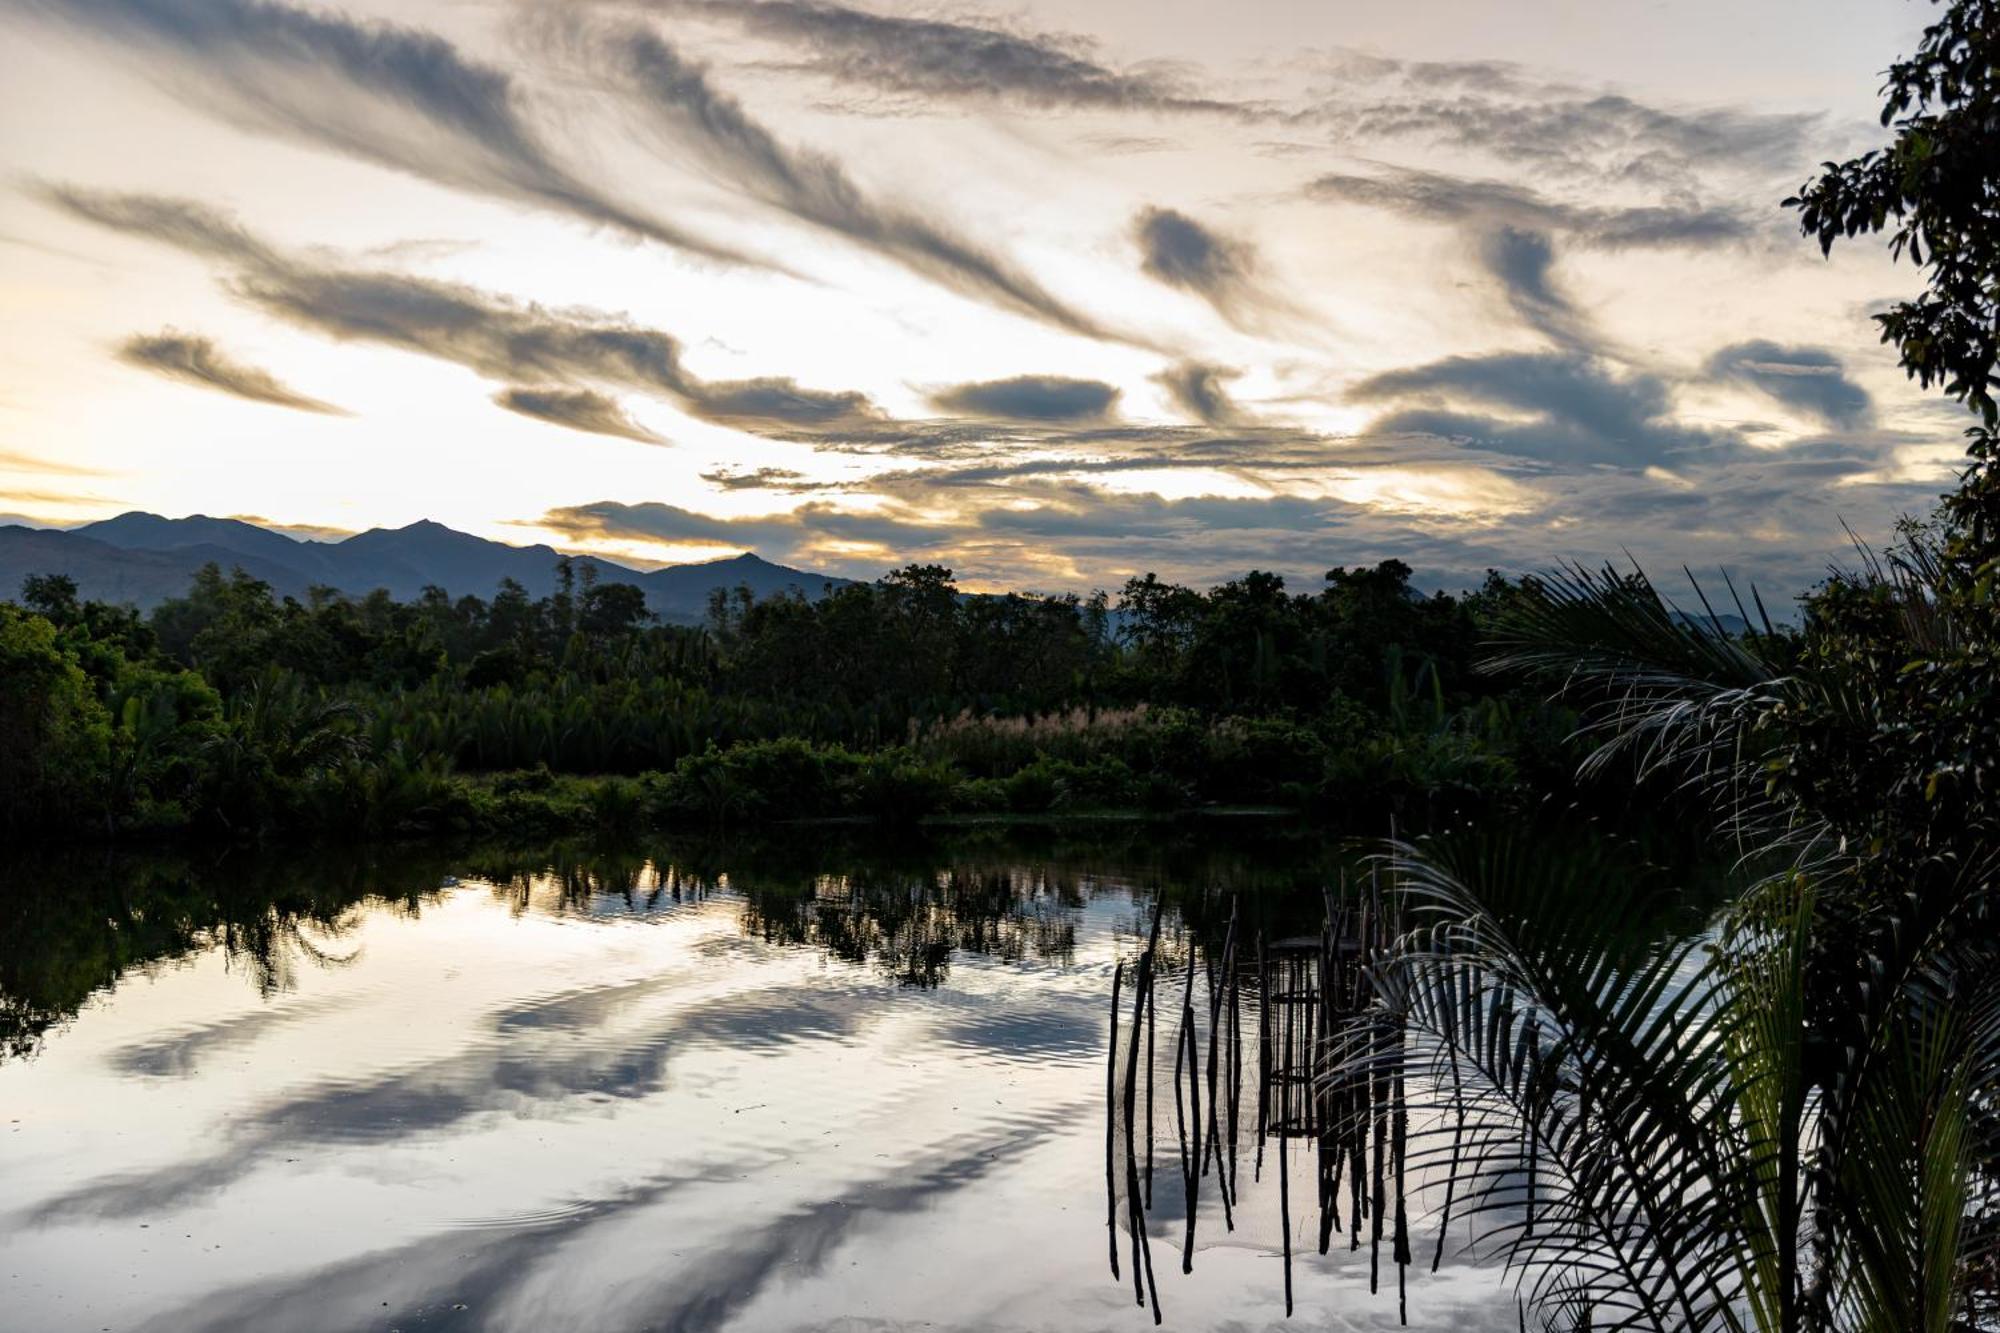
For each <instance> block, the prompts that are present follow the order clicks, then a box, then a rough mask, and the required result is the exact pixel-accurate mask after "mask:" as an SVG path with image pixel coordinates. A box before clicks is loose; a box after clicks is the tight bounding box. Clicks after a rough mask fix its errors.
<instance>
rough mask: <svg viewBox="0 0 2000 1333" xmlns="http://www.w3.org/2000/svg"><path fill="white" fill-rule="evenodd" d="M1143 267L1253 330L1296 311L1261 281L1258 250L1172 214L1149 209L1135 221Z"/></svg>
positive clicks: (1134, 230) (1160, 209)
mask: <svg viewBox="0 0 2000 1333" xmlns="http://www.w3.org/2000/svg"><path fill="white" fill-rule="evenodd" d="M1132 234H1133V237H1134V239H1136V240H1137V241H1138V243H1139V255H1140V260H1139V263H1140V267H1141V268H1143V269H1144V270H1145V271H1146V272H1147V273H1148V274H1149V275H1151V276H1152V277H1154V278H1156V279H1158V280H1159V281H1161V282H1164V283H1166V284H1167V285H1168V286H1170V287H1178V288H1180V289H1181V290H1183V291H1188V292H1193V293H1194V294H1195V295H1197V296H1199V297H1201V298H1202V299H1203V300H1205V301H1207V302H1208V303H1209V304H1210V305H1212V306H1214V307H1215V310H1216V312H1217V313H1218V314H1220V315H1221V316H1222V317H1223V318H1224V319H1226V320H1228V321H1229V322H1230V323H1231V324H1234V325H1236V326H1237V327H1239V328H1245V329H1250V330H1253V331H1255V330H1258V329H1263V328H1266V327H1268V326H1269V324H1270V322H1271V320H1272V318H1273V317H1274V316H1280V315H1283V316H1295V315H1296V314H1297V312H1296V310H1295V309H1294V308H1293V307H1292V306H1291V304H1290V303H1289V302H1286V301H1283V300H1281V299H1279V298H1278V296H1277V295H1276V294H1275V293H1274V292H1272V291H1271V290H1270V289H1269V288H1268V287H1267V286H1266V285H1265V284H1264V283H1263V282H1262V281H1261V279H1260V277H1259V272H1258V270H1259V263H1258V258H1257V252H1256V250H1255V249H1254V248H1253V247H1252V246H1251V245H1250V243H1249V242H1247V241H1242V240H1238V239H1236V238H1234V237H1230V236H1225V235H1223V234H1222V233H1221V232H1218V231H1216V230H1215V229H1214V228H1212V227H1208V226H1205V225H1203V224H1202V223H1200V222H1197V221H1195V220H1194V219H1193V218H1191V217H1189V216H1188V215H1187V214H1185V213H1181V212H1177V211H1175V210H1174V209H1171V208H1146V209H1143V210H1141V211H1140V213H1139V215H1138V217H1136V218H1134V219H1133V222H1132Z"/></svg>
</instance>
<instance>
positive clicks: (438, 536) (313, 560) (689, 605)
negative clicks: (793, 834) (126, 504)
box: [0, 510, 851, 623]
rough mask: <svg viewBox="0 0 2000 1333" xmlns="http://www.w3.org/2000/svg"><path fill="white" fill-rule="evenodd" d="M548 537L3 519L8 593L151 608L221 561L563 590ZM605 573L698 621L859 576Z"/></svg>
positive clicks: (323, 574) (596, 564)
mask: <svg viewBox="0 0 2000 1333" xmlns="http://www.w3.org/2000/svg"><path fill="white" fill-rule="evenodd" d="M561 558H562V553H561V552H559V551H557V550H556V549H555V548H554V547H552V546H510V545H508V544H506V543H505V542H496V541H488V540H486V539H485V538H483V537H475V536H473V535H472V534H470V533H466V532H459V531H457V530H455V529H453V528H448V527H446V526H444V525H443V524H442V523H433V522H430V521H429V520H424V521H421V522H417V523H412V524H410V525H409V526H408V527H402V528H371V529H369V530H368V531H367V532H360V533H356V534H355V535H354V536H352V537H347V538H344V539H342V540H339V541H305V540H301V539H299V538H296V537H291V536H288V535H286V534H285V533H282V532H276V531H273V530H272V529H270V528H266V527H260V526H259V525H258V524H255V523H250V522H246V521H244V520H242V519H235V518H210V517H208V516H207V515H205V514H194V515H191V516H189V517H187V518H163V517H161V516H160V515H158V514H148V513H143V512H140V511H138V510H134V511H133V512H131V513H127V514H120V515H118V516H117V517H116V518H107V519H104V520H102V521H101V522H97V523H87V524H85V525H83V526H82V527H77V528H62V529H58V528H28V527H20V526H15V525H6V526H0V598H5V597H11V596H14V595H15V594H16V593H17V592H18V591H19V589H20V586H21V581H22V580H23V579H25V578H27V577H28V576H29V575H31V574H67V575H69V576H70V577H71V578H72V579H74V580H76V585H77V591H78V593H79V594H80V595H81V596H83V597H86V598H90V599H94V600H97V601H103V602H129V603H131V604H133V605H135V606H137V607H139V608H140V609H141V610H147V609H150V608H152V607H154V606H157V605H158V604H159V603H161V602H163V601H165V600H167V599H168V598H170V597H178V596H180V595H181V594H183V593H185V592H186V591H187V587H188V584H189V582H190V581H191V580H192V579H193V578H194V575H195V571H196V570H198V569H200V568H201V567H202V566H203V565H206V564H210V563H214V564H217V565H220V566H221V567H222V568H223V569H225V570H228V569H241V570H242V571H243V572H244V573H246V574H249V575H251V576H253V577H255V578H259V579H262V580H263V581H264V582H266V583H268V584H270V585H271V588H272V590H273V591H274V592H275V593H277V594H278V595H279V596H281V597H298V598H304V597H305V595H306V593H307V590H308V589H310V588H312V587H314V586H316V585H317V586H326V587H333V588H338V589H339V590H340V591H342V592H344V593H348V594H350V595H352V596H360V595H362V594H365V593H368V592H372V591H373V590H375V589H376V588H386V589H387V590H388V591H389V593H390V594H391V595H393V596H394V597H396V598H398V599H408V598H411V597H415V596H416V595H417V594H418V593H420V592H421V591H422V590H423V589H424V588H425V587H427V586H429V585H433V584H435V585H436V586H438V587H441V588H443V589H444V590H445V591H446V592H449V593H451V594H452V595H453V596H463V595H465V594H467V593H471V594H475V595H477V596H480V597H490V596H492V595H493V593H494V591H495V590H496V589H497V588H498V587H499V586H500V581H501V580H502V579H509V578H511V579H513V580H514V581H515V582H516V583H518V584H520V585H521V586H522V587H523V588H526V589H527V590H528V592H529V594H530V595H531V596H535V597H542V596H546V595H548V594H549V593H551V592H553V591H554V590H555V584H556V562H557V561H558V560H559V559H561ZM575 565H576V567H577V571H578V573H579V574H581V573H582V571H583V568H584V567H585V566H590V567H593V568H595V570H596V572H597V578H598V580H599V581H600V582H604V583H630V584H632V585H634V586H636V587H638V588H640V589H642V590H643V591H644V592H645V594H646V605H647V607H648V608H649V609H651V610H652V611H653V612H654V613H655V614H656V615H658V616H660V617H661V619H663V620H670V621H679V622H683V623H692V622H698V621H700V620H701V619H702V618H703V617H704V615H705V614H706V612H707V607H708V596H709V593H710V592H711V591H713V590H714V589H716V588H729V589H733V588H737V587H748V588H749V589H750V590H751V592H753V593H754V594H756V595H757V596H758V597H760V598H763V597H769V596H772V595H774V594H777V593H782V592H787V591H791V590H797V591H798V592H799V593H801V594H802V595H804V596H807V597H816V596H818V595H819V594H820V593H821V592H822V591H823V590H824V589H826V588H828V587H839V586H842V585H844V584H846V583H848V582H851V580H848V579H842V578H835V577H834V576H833V575H831V574H819V573H814V572H812V571H810V570H802V569H792V568H789V567H787V566H784V565H777V564H772V563H771V562H770V561H768V560H764V559H761V558H759V557H757V556H755V555H739V556H736V557H733V558H731V559H726V560H712V561H707V562H704V563H701V564H691V565H667V566H664V567H662V568H659V569H649V570H639V569H633V568H630V567H629V566H626V565H621V564H617V563H615V562H613V561H610V560H604V559H600V558H598V557H596V556H579V557H577V558H576V559H575Z"/></svg>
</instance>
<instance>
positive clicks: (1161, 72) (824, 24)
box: [654, 0, 1252, 116]
mask: <svg viewBox="0 0 2000 1333" xmlns="http://www.w3.org/2000/svg"><path fill="white" fill-rule="evenodd" d="M654 7H655V8H657V9H662V10H667V11H672V12H677V13H683V14H700V15H703V16H706V17H709V18H714V19H718V20H722V21H725V22H729V23H733V24H736V25H738V26H739V27H741V28H743V29H745V30H747V31H749V32H752V33H754V34H756V35H758V36H760V37H764V38H768V39H771V40H774V41H780V42H785V43H790V44H793V45H796V46H797V47H799V48H801V51H802V63H803V65H804V67H805V68H807V69H810V70H812V71H813V72H815V73H817V74H821V75H824V76H825V77H827V78H831V79H836V80H838V81H840V82H842V83H846V84H851V85H855V86H859V87H863V88H868V89H871V90H874V91H877V92H882V93H890V94H898V95H905V96H917V97H924V98H933V99H939V100H949V101H960V100H965V101H973V100H1002V101H1007V102H1011V103H1013V104H1015V105H1019V106H1028V107H1036V108H1044V109H1055V108H1087V109H1097V110H1110V111H1141V112H1171V113H1184V112H1196V113H1210V114H1222V115H1231V116H1240V115H1248V114H1252V109H1251V108H1248V107H1245V106H1243V105H1241V104H1238V103H1232V102H1226V101H1220V100H1217V99H1214V98H1210V97H1205V96H1202V95H1200V94H1199V93H1197V92H1195V91H1192V90H1191V89H1189V88H1188V87H1187V86H1186V81H1185V80H1184V79H1182V78H1180V77H1177V76H1176V75H1175V74H1174V73H1173V72H1171V71H1168V70H1165V69H1162V68H1159V67H1151V68H1141V69H1136V70H1131V69H1128V70H1118V69H1113V68H1111V67H1110V66H1108V65H1106V64H1104V63H1102V61H1100V60H1099V59H1098V58H1097V56H1096V55H1095V53H1094V51H1093V49H1092V46H1091V43H1089V42H1088V41H1087V40H1085V39H1083V38H1079V37H1068V36H1061V35H1056V34H1050V33H1030V32H1010V31H1007V30H1005V29H1002V28H997V27H992V26H987V25H983V24H977V23H972V22H969V21H965V20H949V19H943V18H935V17H922V16H905V15H895V14H878V13H872V12H869V11H866V10H861V9H855V8H852V7H850V6H847V5H841V4H836V3H832V0H758V2H757V3H746V2H744V0H655V4H654Z"/></svg>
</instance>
